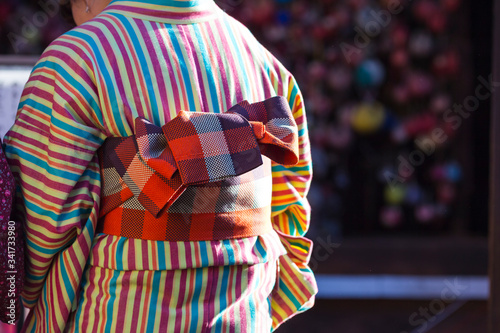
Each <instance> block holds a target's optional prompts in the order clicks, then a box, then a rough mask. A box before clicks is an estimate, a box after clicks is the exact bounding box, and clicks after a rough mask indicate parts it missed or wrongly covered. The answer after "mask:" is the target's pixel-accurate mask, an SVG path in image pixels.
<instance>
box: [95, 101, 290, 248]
mask: <svg viewBox="0 0 500 333" xmlns="http://www.w3.org/2000/svg"><path fill="white" fill-rule="evenodd" d="M297 136H298V133H297V126H296V124H295V121H294V119H293V116H292V114H291V111H290V108H289V106H288V103H287V101H286V99H285V98H283V97H273V98H270V99H267V100H265V101H263V102H259V103H254V104H249V103H248V102H246V101H244V102H242V103H239V104H237V105H235V106H233V107H232V108H231V109H229V110H228V111H227V112H225V113H222V114H213V113H203V112H185V111H180V112H179V114H178V116H177V117H175V118H174V119H172V120H171V121H170V122H168V123H167V124H166V125H164V126H163V127H161V128H160V127H158V126H156V125H154V124H152V123H150V122H149V121H147V120H145V119H143V118H137V119H136V122H135V135H132V136H129V137H124V138H108V139H107V140H106V141H105V143H104V144H103V146H102V147H101V148H100V150H99V158H100V163H101V172H102V181H103V199H102V207H101V211H100V216H101V221H100V224H99V227H98V231H100V232H103V233H106V234H111V235H119V236H123V237H130V238H140V239H149V240H161V241H202V240H221V239H231V238H242V237H250V236H255V235H259V234H264V233H266V232H270V231H271V230H272V226H271V222H270V214H271V208H270V206H269V202H270V200H267V201H266V200H265V198H266V197H267V196H270V195H271V184H270V179H271V175H270V166H263V163H264V162H263V161H264V160H263V159H262V156H261V154H263V155H266V156H267V157H269V158H270V159H272V160H274V161H275V162H277V163H280V164H285V165H293V164H296V163H297V162H298V139H297ZM265 161H267V162H265V164H268V163H270V162H268V160H265ZM263 193H266V194H264V195H263ZM257 194H258V195H257Z"/></svg>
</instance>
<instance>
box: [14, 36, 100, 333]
mask: <svg viewBox="0 0 500 333" xmlns="http://www.w3.org/2000/svg"><path fill="white" fill-rule="evenodd" d="M99 119H100V118H99V108H98V103H97V94H96V89H95V87H94V85H93V80H92V75H91V70H90V68H89V67H87V65H86V61H84V60H82V57H81V55H78V54H76V53H75V52H74V51H72V50H70V49H67V48H64V47H62V46H60V45H59V46H58V45H55V46H52V47H49V48H48V49H47V50H46V51H45V52H44V54H43V55H42V58H41V59H40V60H39V62H38V63H37V65H36V66H35V68H34V70H33V71H32V73H31V76H30V79H29V81H28V83H27V84H26V86H25V89H24V92H23V95H22V97H21V102H20V104H19V110H18V113H17V115H16V121H15V123H14V125H13V127H12V128H11V129H10V131H9V132H8V133H7V135H6V137H5V150H6V155H7V158H8V161H9V164H10V166H11V168H12V171H13V174H14V177H15V179H16V186H17V189H16V195H17V197H16V207H15V208H16V219H18V220H19V221H22V222H23V224H24V230H25V237H26V274H27V276H26V280H25V289H24V290H23V293H22V296H23V301H24V305H25V306H27V307H29V308H32V307H34V306H35V305H36V304H37V303H42V302H44V307H46V310H47V313H50V312H51V311H61V312H60V313H61V314H62V317H64V315H65V314H66V312H68V311H69V310H68V309H70V308H71V303H72V302H73V301H74V297H75V290H76V289H77V287H78V285H79V283H80V278H81V273H82V271H83V268H84V265H85V262H86V260H87V257H88V254H89V250H90V245H91V241H92V238H93V235H94V230H95V225H96V222H97V216H98V205H99V198H100V191H101V183H100V182H101V180H100V172H99V163H98V160H97V155H96V154H95V152H96V150H97V149H98V148H99V147H100V145H101V144H102V142H103V140H104V134H103V131H102V130H101V128H102V127H101V124H100V121H99ZM37 315H39V313H38V312H37V313H36V314H35V316H37ZM37 320H38V322H39V324H40V322H42V321H45V320H46V322H44V324H43V325H47V326H44V327H51V331H54V332H55V331H57V329H56V327H57V326H59V324H60V323H58V322H51V319H49V318H37ZM52 328H54V330H52Z"/></svg>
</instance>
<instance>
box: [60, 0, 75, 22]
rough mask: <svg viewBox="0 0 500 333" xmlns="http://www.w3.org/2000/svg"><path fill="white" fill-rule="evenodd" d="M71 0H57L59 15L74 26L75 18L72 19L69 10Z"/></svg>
mask: <svg viewBox="0 0 500 333" xmlns="http://www.w3.org/2000/svg"><path fill="white" fill-rule="evenodd" d="M72 1H73V0H59V7H60V9H59V10H60V12H61V16H62V18H63V19H64V20H66V22H68V23H69V24H70V25H72V26H76V23H75V20H74V19H73V12H72V11H71V2H72Z"/></svg>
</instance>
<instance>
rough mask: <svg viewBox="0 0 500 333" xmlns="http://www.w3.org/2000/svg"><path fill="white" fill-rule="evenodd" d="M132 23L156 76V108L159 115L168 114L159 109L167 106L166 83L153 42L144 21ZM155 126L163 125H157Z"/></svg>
mask: <svg viewBox="0 0 500 333" xmlns="http://www.w3.org/2000/svg"><path fill="white" fill-rule="evenodd" d="M134 22H135V23H136V24H137V27H138V28H139V31H140V32H141V36H142V37H143V41H144V44H145V45H146V52H145V53H146V54H148V55H149V59H150V61H151V63H152V66H153V70H152V71H151V72H152V73H155V74H156V75H155V78H156V80H157V82H154V84H155V85H156V83H158V91H159V94H160V100H159V101H158V99H157V103H159V104H160V105H159V106H158V107H159V108H160V109H159V110H158V111H159V112H160V113H161V112H163V113H164V114H169V113H168V112H165V111H167V110H163V109H162V108H161V106H162V105H168V96H167V94H166V89H165V88H166V83H165V79H164V77H163V75H162V74H163V73H162V71H161V65H160V61H161V60H160V59H158V56H157V55H156V52H155V45H154V44H153V41H152V40H151V36H150V34H149V30H148V28H146V26H145V25H144V21H142V20H137V19H136V20H134ZM150 24H151V25H152V26H153V27H154V23H153V22H150ZM155 36H156V35H155ZM154 67H158V68H154ZM151 81H152V82H153V79H152V78H151ZM155 107H156V106H155ZM153 111H154V110H153ZM167 118H168V120H170V118H169V117H167ZM153 119H154V118H151V121H152V120H153ZM168 120H167V119H166V121H168ZM157 125H163V124H157Z"/></svg>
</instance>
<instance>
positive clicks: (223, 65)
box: [203, 22, 233, 108]
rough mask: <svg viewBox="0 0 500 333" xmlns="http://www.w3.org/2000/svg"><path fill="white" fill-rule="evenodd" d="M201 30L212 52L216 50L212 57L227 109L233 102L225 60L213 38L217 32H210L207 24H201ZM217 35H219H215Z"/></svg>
mask: <svg viewBox="0 0 500 333" xmlns="http://www.w3.org/2000/svg"><path fill="white" fill-rule="evenodd" d="M203 28H204V29H206V30H207V35H208V38H209V40H210V43H211V44H212V45H213V47H214V51H215V50H216V51H217V52H214V56H215V57H217V61H216V63H217V67H218V68H217V69H218V70H219V73H220V76H221V82H219V83H222V89H223V90H224V97H225V99H226V100H225V103H226V105H227V107H228V108H229V106H230V105H232V104H233V101H232V100H231V94H230V90H229V82H228V77H227V73H226V65H227V63H226V61H225V60H226V58H223V57H222V53H221V52H219V49H218V47H217V42H216V40H215V36H216V34H217V33H218V31H213V30H212V27H211V25H210V24H209V23H208V22H207V23H205V24H203ZM217 35H220V34H217ZM222 46H223V48H224V44H223V45H222ZM224 54H225V55H226V57H227V56H228V53H227V52H224Z"/></svg>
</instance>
